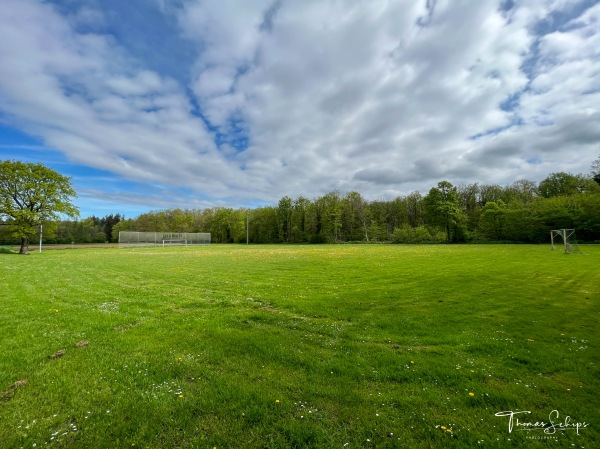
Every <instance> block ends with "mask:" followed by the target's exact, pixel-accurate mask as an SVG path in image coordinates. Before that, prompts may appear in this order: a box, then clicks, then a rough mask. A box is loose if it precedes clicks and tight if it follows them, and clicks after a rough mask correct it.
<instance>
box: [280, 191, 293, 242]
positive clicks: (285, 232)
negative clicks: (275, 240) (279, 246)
mask: <svg viewBox="0 0 600 449" xmlns="http://www.w3.org/2000/svg"><path fill="white" fill-rule="evenodd" d="M292 212H293V207H292V199H291V198H290V197H289V196H284V197H283V198H281V199H280V200H279V204H278V205H277V225H278V229H279V241H280V242H289V241H290V240H291V238H292Z"/></svg>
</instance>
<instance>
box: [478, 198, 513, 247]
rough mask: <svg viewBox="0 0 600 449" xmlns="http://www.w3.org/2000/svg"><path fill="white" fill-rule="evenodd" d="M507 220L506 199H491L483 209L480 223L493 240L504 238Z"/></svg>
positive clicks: (485, 233) (483, 230) (487, 235)
mask: <svg viewBox="0 0 600 449" xmlns="http://www.w3.org/2000/svg"><path fill="white" fill-rule="evenodd" d="M505 220H506V204H505V203H504V201H502V200H498V201H489V202H488V203H486V205H485V206H483V208H482V209H481V218H480V222H479V225H480V227H481V230H482V232H483V234H484V235H485V236H486V237H487V238H489V239H492V240H502V239H503V238H504V222H505Z"/></svg>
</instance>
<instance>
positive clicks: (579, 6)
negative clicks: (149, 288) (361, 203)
mask: <svg viewBox="0 0 600 449" xmlns="http://www.w3.org/2000/svg"><path fill="white" fill-rule="evenodd" d="M0 6H1V7H0V159H17V160H23V161H32V162H42V163H44V164H46V165H48V166H50V167H52V168H54V169H55V170H57V171H59V172H61V173H63V174H66V175H68V176H71V177H72V178H73V182H74V186H75V188H76V190H77V192H78V194H79V197H78V199H77V204H78V206H79V207H80V209H81V212H82V215H83V216H88V215H90V214H96V215H100V216H102V215H105V214H108V213H117V212H120V213H125V214H126V215H127V216H128V217H133V216H136V215H138V214H139V213H142V212H145V211H148V210H153V209H164V208H174V207H183V208H204V207H211V206H219V205H223V206H232V207H241V206H244V207H245V206H247V207H253V206H257V205H264V204H276V202H277V201H278V199H279V198H281V197H282V196H284V195H288V196H290V197H297V196H299V195H304V196H307V197H309V198H313V197H316V196H320V195H323V194H325V193H327V192H330V191H332V190H335V189H338V190H340V191H341V192H348V191H352V190H355V191H358V192H360V193H362V194H363V195H364V196H365V197H366V198H368V199H378V198H393V197H395V196H397V195H404V194H408V193H410V192H412V191H415V190H419V191H421V192H422V193H426V192H427V191H428V190H429V188H431V187H432V186H435V185H436V184H437V183H438V182H439V181H441V180H448V181H450V182H452V183H453V184H455V185H458V184H466V183H472V182H480V183H484V184H492V183H494V184H500V185H506V184H509V183H512V182H513V181H516V180H518V179H523V178H525V179H529V180H532V181H539V180H541V179H543V178H544V177H546V176H547V175H548V174H549V173H551V172H557V171H566V172H571V173H589V171H590V165H591V162H592V161H593V160H594V159H596V158H597V157H598V156H599V155H600V1H598V0H597V1H592V0H502V1H493V0H485V1H482V0H127V1H123V0H45V1H42V0H0Z"/></svg>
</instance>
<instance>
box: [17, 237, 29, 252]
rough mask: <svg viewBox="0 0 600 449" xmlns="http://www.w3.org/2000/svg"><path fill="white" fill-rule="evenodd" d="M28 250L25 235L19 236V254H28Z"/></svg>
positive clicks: (27, 240)
mask: <svg viewBox="0 0 600 449" xmlns="http://www.w3.org/2000/svg"><path fill="white" fill-rule="evenodd" d="M28 252H29V239H28V238H27V237H21V249H20V250H19V254H28Z"/></svg>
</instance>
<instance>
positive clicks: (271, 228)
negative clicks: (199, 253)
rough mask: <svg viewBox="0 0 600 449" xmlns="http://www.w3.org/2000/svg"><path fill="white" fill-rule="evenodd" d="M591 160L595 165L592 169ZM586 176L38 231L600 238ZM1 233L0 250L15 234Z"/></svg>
mask: <svg viewBox="0 0 600 449" xmlns="http://www.w3.org/2000/svg"><path fill="white" fill-rule="evenodd" d="M596 163H597V161H596V162H595V164H596ZM592 167H593V171H592V174H591V175H573V174H569V173H564V172H560V173H552V174H550V175H549V176H548V177H547V178H545V179H544V180H542V181H541V182H539V183H535V182H533V181H528V180H519V181H516V182H514V183H512V184H510V185H508V186H499V185H493V184H481V185H480V184H478V183H472V184H467V185H458V186H454V185H453V184H451V183H450V182H448V181H441V182H439V183H438V184H437V186H435V187H432V188H431V189H430V190H429V192H428V193H427V194H426V195H422V194H421V193H419V192H413V193H410V194H408V195H406V196H399V197H396V198H393V199H378V200H372V201H369V200H366V199H365V198H364V197H363V196H362V195H361V194H360V193H358V192H347V193H341V192H339V191H333V192H329V193H327V194H325V195H323V196H321V197H317V198H313V199H309V198H306V197H304V196H299V197H297V198H290V197H288V196H284V197H283V198H281V199H280V200H279V202H278V203H277V204H276V205H272V206H264V207H258V208H254V209H247V208H227V207H213V208H207V209H190V210H182V209H166V210H159V211H152V212H148V213H145V214H142V215H140V216H138V217H136V218H130V219H126V218H125V217H124V216H122V215H120V214H111V215H107V216H105V217H103V218H98V217H89V218H86V219H84V220H59V221H52V222H48V223H46V224H45V225H44V241H45V242H47V243H63V244H64V243H71V242H74V243H96V242H116V241H118V235H119V232H120V231H145V232H210V233H211V235H212V236H211V237H212V242H214V243H246V242H248V243H343V242H365V243H367V242H371V243H373V242H393V243H442V242H456V243H459V242H469V241H476V242H482V241H491V242H522V243H542V242H547V241H548V240H549V234H550V230H552V229H562V228H573V229H576V236H577V239H579V240H580V241H586V242H599V241H600V167H597V168H598V171H594V167H595V166H594V165H593V166H592ZM2 228H3V227H0V243H10V242H11V241H12V239H14V237H13V236H11V234H10V233H9V231H8V229H2Z"/></svg>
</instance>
